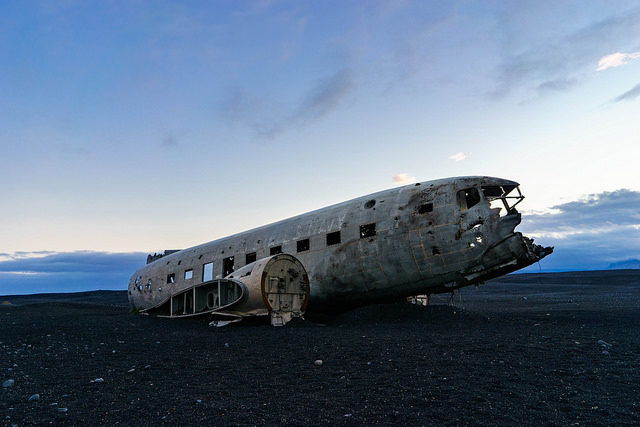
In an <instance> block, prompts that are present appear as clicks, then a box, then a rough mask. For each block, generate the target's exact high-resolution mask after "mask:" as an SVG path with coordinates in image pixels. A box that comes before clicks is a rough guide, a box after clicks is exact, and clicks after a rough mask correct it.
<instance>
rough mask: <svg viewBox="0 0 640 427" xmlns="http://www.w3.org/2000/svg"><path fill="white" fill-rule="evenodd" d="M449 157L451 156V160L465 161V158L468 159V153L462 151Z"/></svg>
mask: <svg viewBox="0 0 640 427" xmlns="http://www.w3.org/2000/svg"><path fill="white" fill-rule="evenodd" d="M448 158H449V159H450V160H455V161H456V162H461V161H463V160H464V159H466V158H467V155H466V154H464V153H463V152H462V151H461V152H459V153H456V154H454V155H452V156H449V157H448Z"/></svg>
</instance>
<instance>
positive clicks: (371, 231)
mask: <svg viewBox="0 0 640 427" xmlns="http://www.w3.org/2000/svg"><path fill="white" fill-rule="evenodd" d="M375 235H376V223H375V222H374V223H372V224H365V225H361V226H360V238H361V239H365V238H367V237H374V236H375Z"/></svg>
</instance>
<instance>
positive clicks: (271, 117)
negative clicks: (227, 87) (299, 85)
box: [221, 69, 355, 138]
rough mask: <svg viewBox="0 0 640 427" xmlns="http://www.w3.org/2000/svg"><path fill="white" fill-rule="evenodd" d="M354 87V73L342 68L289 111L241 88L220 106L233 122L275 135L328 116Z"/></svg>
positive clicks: (266, 135) (256, 131) (260, 134)
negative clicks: (284, 110)
mask: <svg viewBox="0 0 640 427" xmlns="http://www.w3.org/2000/svg"><path fill="white" fill-rule="evenodd" d="M354 88H355V79H354V77H353V73H352V72H350V71H348V70H346V69H341V70H339V71H336V72H335V73H333V74H331V75H329V76H326V77H324V78H321V79H319V80H317V81H316V82H315V83H314V85H313V86H311V87H310V88H309V90H308V91H307V93H306V94H304V95H303V96H302V97H301V101H300V102H299V103H298V106H297V107H296V108H294V109H293V111H290V112H289V113H288V114H287V113H286V112H282V113H280V114H279V113H278V111H280V110H281V108H277V105H276V103H275V102H273V101H267V100H266V99H265V98H260V97H256V96H252V95H250V94H248V93H246V92H245V91H242V90H239V89H235V90H233V91H231V92H230V93H229V96H227V97H226V98H225V100H224V101H223V103H222V106H221V107H222V111H223V114H224V116H225V119H227V120H228V122H229V123H230V124H238V123H241V124H244V125H247V126H248V127H249V128H250V129H251V130H252V131H253V132H254V133H255V134H256V135H257V136H260V137H263V138H273V137H275V136H276V135H278V134H280V133H282V132H285V131H287V130H289V129H290V128H291V127H294V126H303V125H307V124H309V123H311V122H313V121H316V120H320V119H321V118H323V117H325V116H327V115H328V114H330V113H331V112H333V111H334V110H336V109H337V108H339V106H340V104H341V103H342V101H344V99H345V98H346V97H347V96H348V95H349V94H350V93H351V92H352V91H353V90H354ZM278 115H279V117H278Z"/></svg>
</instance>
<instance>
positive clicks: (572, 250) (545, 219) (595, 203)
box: [519, 189, 640, 271]
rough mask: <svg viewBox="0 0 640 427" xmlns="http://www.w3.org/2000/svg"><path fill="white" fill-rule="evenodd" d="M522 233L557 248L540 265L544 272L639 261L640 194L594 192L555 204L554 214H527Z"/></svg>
mask: <svg viewBox="0 0 640 427" xmlns="http://www.w3.org/2000/svg"><path fill="white" fill-rule="evenodd" d="M519 230H520V231H522V232H523V233H524V234H525V235H529V236H532V237H535V238H536V239H538V240H539V241H540V243H543V244H544V245H552V246H555V247H556V250H555V251H554V253H553V254H552V255H550V256H549V257H548V258H545V259H544V260H543V261H542V262H541V264H542V266H543V267H544V268H545V269H549V270H567V269H588V270H593V269H600V268H608V266H609V265H611V264H615V263H617V262H621V261H623V260H628V259H630V258H639V257H640V192H639V191H632V190H628V189H620V190H616V191H611V192H603V193H599V194H590V195H588V196H586V197H584V198H582V199H580V200H576V201H571V202H568V203H563V204H560V205H556V206H553V208H552V211H551V212H549V213H544V214H529V215H523V218H522V224H521V225H520V226H519ZM537 268H538V267H535V268H533V269H532V268H530V271H536V270H537Z"/></svg>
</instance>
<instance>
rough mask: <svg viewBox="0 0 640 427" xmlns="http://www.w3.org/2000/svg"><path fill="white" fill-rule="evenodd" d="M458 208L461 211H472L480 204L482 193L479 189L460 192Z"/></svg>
mask: <svg viewBox="0 0 640 427" xmlns="http://www.w3.org/2000/svg"><path fill="white" fill-rule="evenodd" d="M457 198H458V206H459V207H460V209H462V210H465V209H470V208H472V207H473V206H475V205H477V204H478V203H479V202H480V192H479V191H478V189H477V188H467V189H466V190H460V191H458V197H457Z"/></svg>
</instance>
